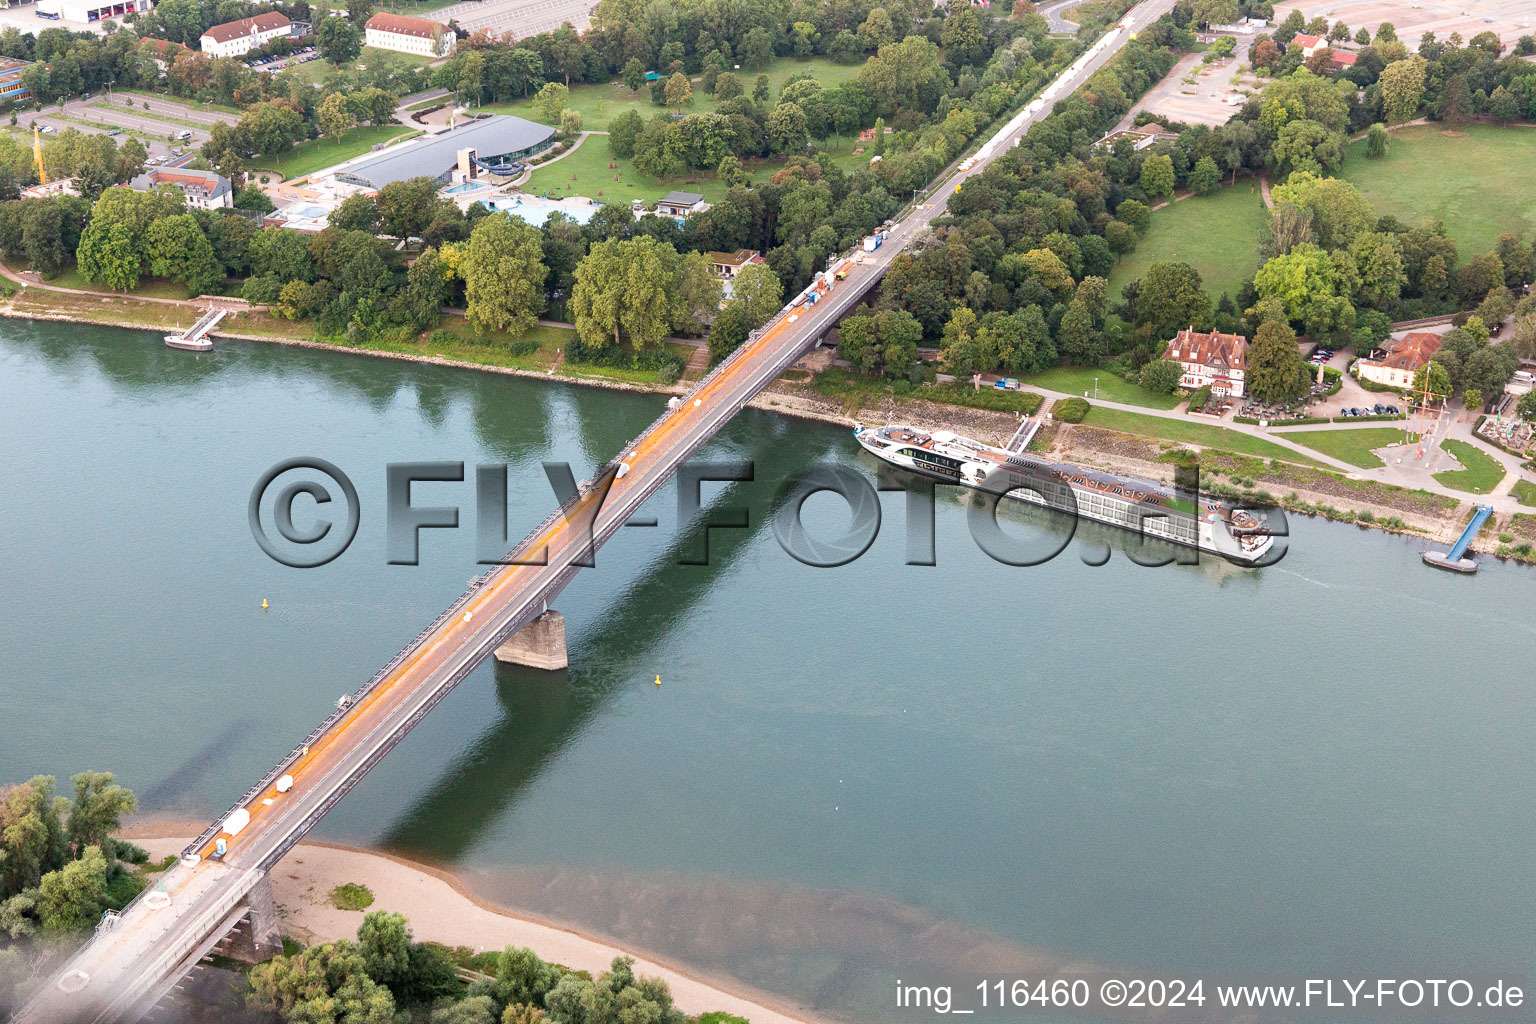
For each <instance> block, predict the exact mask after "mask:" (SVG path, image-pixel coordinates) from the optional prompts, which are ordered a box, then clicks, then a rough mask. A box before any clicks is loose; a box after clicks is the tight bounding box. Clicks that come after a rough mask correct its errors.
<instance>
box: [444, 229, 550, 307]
mask: <svg viewBox="0 0 1536 1024" xmlns="http://www.w3.org/2000/svg"><path fill="white" fill-rule="evenodd" d="M547 273H548V270H547V268H546V267H545V266H544V246H543V236H542V235H541V234H540V232H539V230H538V228H535V227H532V226H530V225H528V224H527V223H525V222H524V221H523V220H522V219H521V218H518V217H509V216H506V215H500V216H491V217H485V218H482V219H481V221H480V223H478V224H476V225H475V229H474V231H472V232H471V233H470V236H469V248H468V250H467V251H466V252H465V253H464V258H463V261H462V263H461V264H460V266H459V274H460V275H461V276H462V277H463V278H464V286H465V295H466V296H467V298H468V300H469V303H468V306H467V309H466V311H465V319H467V320H468V321H469V325H470V326H471V327H473V328H474V329H475V330H476V331H482V332H483V331H505V332H507V333H509V334H511V335H512V336H514V337H519V336H521V335H523V334H526V333H527V332H528V331H529V330H531V329H532V328H533V326H534V325H535V324H537V323H538V322H539V314H540V313H542V312H544V288H543V285H544V278H545V277H546V276H547Z"/></svg>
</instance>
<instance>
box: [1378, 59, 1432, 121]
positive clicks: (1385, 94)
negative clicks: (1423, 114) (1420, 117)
mask: <svg viewBox="0 0 1536 1024" xmlns="http://www.w3.org/2000/svg"><path fill="white" fill-rule="evenodd" d="M1428 67H1429V64H1428V62H1427V61H1426V60H1425V59H1424V58H1423V57H1420V56H1419V55H1417V54H1414V55H1413V56H1412V57H1407V58H1404V59H1403V60H1395V61H1393V62H1392V63H1390V64H1388V65H1387V66H1386V68H1385V69H1384V70H1383V71H1382V73H1381V77H1380V78H1379V79H1378V80H1377V81H1378V83H1379V84H1380V87H1381V107H1382V114H1383V116H1384V117H1385V118H1386V122H1387V123H1388V124H1402V123H1403V122H1404V121H1411V120H1413V118H1414V117H1415V116H1416V115H1417V114H1418V111H1419V104H1420V103H1421V102H1422V101H1423V99H1424V76H1425V73H1426V71H1427V69H1428Z"/></svg>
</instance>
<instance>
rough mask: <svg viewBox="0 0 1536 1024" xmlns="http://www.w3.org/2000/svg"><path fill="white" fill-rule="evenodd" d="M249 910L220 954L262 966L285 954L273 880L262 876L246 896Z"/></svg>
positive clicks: (230, 935)
mask: <svg viewBox="0 0 1536 1024" xmlns="http://www.w3.org/2000/svg"><path fill="white" fill-rule="evenodd" d="M245 906H246V908H247V909H248V910H249V911H250V913H248V914H246V916H245V917H244V918H243V919H242V920H241V921H240V923H239V925H237V926H236V927H235V930H234V931H232V932H230V933H229V937H228V939H227V940H226V941H225V942H224V943H221V946H222V947H223V948H221V949H220V950H219V952H221V953H223V954H224V955H225V956H228V957H232V958H234V959H236V960H240V961H243V962H245V963H248V964H259V963H263V962H264V961H267V960H270V959H272V958H273V957H274V956H277V955H278V954H279V953H281V952H282V951H283V937H282V935H281V934H280V933H279V932H278V930H277V905H276V904H275V903H273V901H272V879H271V877H270V876H268V875H266V874H263V875H262V876H261V881H260V882H259V883H258V884H257V886H256V888H254V889H252V890H251V891H250V893H249V894H248V895H247V896H246V897H245Z"/></svg>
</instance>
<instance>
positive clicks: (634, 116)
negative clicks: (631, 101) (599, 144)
mask: <svg viewBox="0 0 1536 1024" xmlns="http://www.w3.org/2000/svg"><path fill="white" fill-rule="evenodd" d="M644 130H645V119H644V118H642V117H641V116H640V113H639V111H635V110H626V111H624V113H622V114H620V115H619V116H618V117H615V118H614V119H613V120H612V121H609V122H608V149H609V151H610V152H612V153H613V155H614V156H616V157H618V158H619V159H621V160H628V159H629V158H630V157H632V156H634V155H635V140H636V139H638V138H639V137H640V133H641V132H642V131H644Z"/></svg>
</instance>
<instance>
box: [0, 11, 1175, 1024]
mask: <svg viewBox="0 0 1536 1024" xmlns="http://www.w3.org/2000/svg"><path fill="white" fill-rule="evenodd" d="M1173 3H1174V0H1145V2H1144V3H1142V4H1140V5H1139V6H1138V7H1137V8H1136V9H1135V10H1134V11H1133V12H1132V14H1131V16H1130V17H1131V19H1132V20H1133V23H1134V24H1135V25H1142V26H1144V25H1147V24H1149V23H1150V22H1151V21H1153V20H1155V19H1156V18H1157V17H1159V16H1161V15H1162V14H1163V13H1165V12H1166V11H1167V10H1169V9H1171V8H1172V7H1173ZM1127 37H1128V32H1127V31H1126V30H1124V29H1117V30H1111V32H1110V33H1109V34H1108V35H1106V36H1105V37H1104V38H1103V39H1101V40H1100V41H1099V42H1097V43H1096V44H1094V46H1093V48H1092V49H1091V50H1090V51H1089V52H1088V53H1086V54H1084V56H1083V57H1081V58H1080V59H1079V60H1078V61H1077V62H1076V63H1074V64H1073V65H1072V67H1070V68H1069V69H1067V70H1066V71H1065V72H1063V74H1062V75H1061V76H1060V77H1059V78H1058V79H1057V80H1056V81H1054V82H1052V83H1051V84H1050V85H1049V86H1047V87H1046V89H1045V91H1044V93H1043V94H1042V96H1041V98H1040V99H1038V100H1035V101H1032V102H1031V103H1030V105H1029V107H1027V108H1026V109H1025V110H1024V111H1021V112H1020V114H1019V115H1018V116H1017V117H1015V118H1014V119H1013V120H1012V121H1010V122H1009V123H1008V124H1007V125H1006V126H1004V128H1003V129H1002V130H1001V131H1000V132H999V133H998V134H997V135H996V136H994V138H993V139H992V140H991V141H989V142H988V143H986V144H985V145H983V146H982V148H981V150H980V151H979V153H978V154H977V156H976V157H973V158H972V159H969V160H966V161H963V162H962V163H960V164H959V165H958V167H957V168H955V169H953V170H952V173H950V174H949V175H947V176H944V177H943V178H942V179H941V181H940V182H939V183H938V184H937V185H936V186H935V187H934V188H933V189H932V190H930V192H929V193H928V194H927V196H925V197H924V198H923V199H922V200H921V201H920V202H918V203H917V204H915V205H914V206H913V207H912V208H911V209H910V210H909V211H908V212H907V213H906V215H905V216H904V217H903V218H902V219H901V220H900V221H898V222H897V223H895V224H894V225H893V226H892V227H891V229H890V234H889V236H888V238H887V239H886V240H885V243H884V244H883V245H882V246H881V247H880V248H878V249H876V250H874V251H873V252H864V253H860V254H858V256H857V258H856V259H855V260H854V261H851V262H850V263H849V264H848V265H847V266H848V271H849V272H848V275H847V277H846V279H845V280H842V281H836V282H833V283H832V284H833V286H832V287H831V288H830V289H829V290H827V291H825V292H824V293H822V294H820V295H819V296H818V301H815V302H809V301H807V302H803V303H798V304H797V303H791V305H790V306H789V307H786V309H785V310H783V311H782V312H781V313H780V314H779V315H778V316H777V317H776V318H775V319H774V320H773V321H771V322H770V323H769V324H767V325H766V326H765V327H764V328H763V329H762V330H760V331H757V332H754V334H753V336H752V337H751V338H750V339H749V340H748V341H747V343H746V344H744V345H743V346H742V347H741V348H740V349H738V350H737V351H736V352H735V353H733V354H732V355H731V356H730V357H729V358H727V359H726V360H725V361H723V362H722V363H721V364H720V365H719V366H717V367H716V368H715V369H714V370H713V371H711V372H710V373H709V374H708V375H707V376H705V377H704V378H703V379H702V380H700V381H699V383H698V384H697V385H695V386H694V388H693V389H692V390H690V391H689V392H688V393H687V394H686V395H684V396H682V398H681V400H680V401H677V402H672V403H669V407H668V409H667V411H666V412H664V413H663V414H662V415H661V416H660V417H659V418H658V419H657V420H656V421H655V422H654V423H652V424H651V425H650V426H649V427H648V428H647V429H646V430H645V431H644V432H643V433H642V434H641V435H640V436H639V437H638V438H636V439H635V440H634V442H632V443H631V444H630V445H629V446H628V447H627V448H626V449H625V450H624V452H622V453H621V454H620V455H619V456H618V457H616V458H615V459H614V460H613V461H611V462H609V463H608V464H607V465H606V466H604V467H602V469H601V470H600V471H599V472H598V473H597V474H596V475H595V476H594V477H593V478H592V479H591V480H589V481H587V482H586V483H585V484H583V485H582V486H581V487H579V488H578V489H577V491H576V492H575V493H574V494H572V495H571V496H570V498H569V499H568V500H567V501H565V502H564V504H563V505H562V506H561V507H560V508H559V509H557V510H556V511H555V512H553V513H552V514H551V515H550V516H549V518H548V519H546V520H545V521H544V522H543V523H542V524H541V525H540V526H539V527H538V528H537V529H535V530H534V531H533V532H532V533H531V534H530V535H529V536H528V537H527V538H526V539H525V540H524V541H523V542H522V543H521V544H519V545H518V546H517V547H516V548H514V549H513V552H512V554H511V555H510V556H509V557H508V559H507V562H508V563H509V564H505V565H500V566H497V567H495V568H494V569H492V570H491V571H490V572H488V573H487V574H485V575H484V576H482V577H480V578H479V579H477V580H476V581H474V583H472V584H471V586H470V588H469V589H468V590H467V591H466V592H465V593H464V594H462V595H461V596H460V597H459V598H458V599H457V600H456V601H455V602H454V603H453V604H452V605H450V606H449V608H448V609H447V610H446V611H444V612H443V613H442V615H440V616H438V618H437V619H436V620H435V621H434V622H433V623H432V624H431V625H429V626H428V627H427V628H426V629H424V630H422V632H421V633H420V634H418V635H417V637H416V638H415V639H414V640H412V641H411V642H410V643H409V644H408V645H407V646H406V647H405V648H404V649H403V650H402V651H401V652H400V653H399V654H397V655H396V656H395V657H394V658H393V659H391V660H390V662H389V663H388V664H387V665H385V666H384V668H382V669H380V670H379V672H378V673H377V674H375V675H374V677H373V678H372V679H370V680H369V681H368V682H367V683H366V684H364V685H363V686H362V687H361V688H359V689H358V690H357V691H355V692H354V693H353V694H352V695H351V698H350V699H349V700H347V701H345V702H343V705H342V706H340V707H338V709H337V711H336V712H335V713H333V714H332V715H331V716H330V717H329V718H327V719H326V721H324V722H323V723H321V724H320V726H318V727H317V728H316V729H315V730H314V732H312V733H311V734H310V735H309V736H308V737H307V738H306V739H305V740H304V741H303V742H302V743H300V744H299V745H298V746H297V747H295V748H294V750H293V751H292V752H291V753H290V754H289V755H288V756H287V757H285V758H283V759H282V760H281V761H280V762H279V763H278V764H277V765H276V766H274V768H273V769H272V771H271V772H269V773H268V775H267V776H266V777H265V778H263V779H262V780H261V781H260V782H258V783H257V784H256V785H254V786H252V787H251V789H250V790H249V791H248V792H247V793H246V794H245V796H243V797H242V798H241V799H240V800H239V801H238V802H237V803H236V805H235V806H234V807H233V808H231V810H230V815H238V816H240V817H244V816H245V815H249V822H248V823H247V824H246V825H245V826H244V827H243V828H240V829H239V830H238V832H237V833H236V834H234V835H227V834H226V835H224V841H225V843H226V844H227V849H226V852H225V853H224V855H223V856H222V857H215V856H213V854H214V853H215V849H216V844H217V843H218V842H219V839H220V836H221V834H223V833H226V832H227V830H226V828H225V823H226V822H227V821H229V817H230V815H225V816H224V817H222V818H220V820H219V822H216V823H215V824H213V825H211V826H210V827H209V828H208V830H207V831H206V832H204V834H203V835H202V836H201V837H200V838H199V839H198V840H196V841H195V842H194V843H193V844H192V845H191V846H189V847H188V848H187V850H186V851H185V852H184V854H183V856H182V858H181V860H180V861H178V862H177V863H176V864H175V865H174V866H173V867H172V868H171V869H170V870H169V871H168V872H166V873H165V875H164V876H163V877H162V879H161V880H160V881H158V882H157V883H156V884H155V885H154V886H153V887H152V888H151V889H150V890H148V891H146V892H145V893H144V894H143V895H141V896H140V897H139V898H138V899H137V900H135V901H134V902H133V903H132V904H130V905H129V906H128V907H127V908H125V909H124V911H123V912H122V914H121V915H119V916H118V917H117V918H116V919H115V920H114V921H111V922H109V923H106V924H104V925H103V927H102V928H100V929H98V931H97V934H96V935H95V936H94V937H93V938H91V939H90V941H88V942H87V943H86V944H85V945H84V946H83V947H82V948H81V949H80V950H79V952H78V953H76V954H75V956H74V957H73V958H71V959H70V961H69V962H68V963H67V964H65V965H64V967H63V968H61V970H60V971H59V972H58V973H57V974H56V975H55V976H53V977H52V978H50V979H49V981H48V982H47V983H46V984H45V985H44V986H43V987H42V988H41V989H40V990H39V991H38V993H37V995H36V996H34V998H33V1000H32V1001H31V1002H30V1003H28V1004H27V1005H26V1006H25V1007H23V1008H22V1010H21V1011H20V1012H19V1013H18V1014H17V1015H16V1017H15V1018H14V1019H15V1020H17V1021H24V1022H26V1024H64V1022H87V1021H89V1022H93V1024H95V1022H107V1021H131V1020H136V1019H138V1018H139V1017H141V1016H143V1015H144V1014H145V1013H147V1012H148V1011H149V1010H150V1009H151V1008H153V1007H154V1005H155V1004H156V1003H158V1002H159V1001H160V1000H161V999H162V998H163V997H164V996H165V995H166V993H167V992H168V991H169V990H170V988H171V987H172V986H173V985H175V983H176V982H177V981H178V980H179V979H180V978H181V977H182V976H183V975H184V974H185V973H186V972H187V971H189V970H190V969H191V968H192V967H193V966H194V965H195V964H196V963H197V962H198V960H200V959H201V958H202V957H204V956H206V955H207V954H208V953H209V952H210V951H211V950H212V949H213V948H214V946H215V945H217V944H218V943H219V942H220V941H221V940H223V939H224V938H225V936H227V935H229V934H230V933H231V932H232V931H234V932H235V933H236V934H237V935H238V936H239V937H240V938H241V940H242V941H243V942H244V943H245V944H246V946H247V948H248V950H249V952H251V953H254V954H255V955H258V956H259V955H262V954H264V953H268V952H272V951H275V949H276V948H277V945H278V935H277V921H276V917H275V914H274V912H273V909H272V902H271V891H270V887H269V883H268V881H267V872H268V871H269V870H270V869H271V868H272V867H273V866H274V865H275V864H276V863H277V862H278V860H280V859H281V858H282V856H283V854H284V853H286V852H287V851H288V850H289V849H291V848H292V847H293V846H294V845H295V844H296V843H298V842H299V840H300V839H302V838H303V837H304V836H305V835H307V834H308V832H309V831H310V829H312V828H313V827H314V826H315V824H316V822H318V821H319V820H320V818H321V817H322V816H324V814H325V813H326V812H327V811H328V810H330V809H331V808H332V807H334V806H335V805H336V803H337V802H338V801H339V800H341V798H342V797H344V796H345V795H346V794H347V793H348V792H349V791H350V790H351V789H352V787H353V786H355V785H356V784H357V783H358V781H359V780H360V779H361V778H362V777H363V776H364V775H365V774H366V773H367V772H368V770H369V769H370V768H372V767H373V766H374V765H375V764H377V763H378V762H379V761H380V760H381V759H382V758H383V757H384V756H385V755H386V754H388V753H389V751H390V750H391V749H392V748H393V747H394V746H395V744H397V743H398V742H399V741H400V740H401V738H402V737H404V736H405V734H406V733H408V732H409V731H410V730H411V728H412V727H414V726H415V725H416V723H418V722H420V721H421V720H422V718H423V717H424V716H425V715H426V714H427V712H429V711H430V710H431V709H432V708H433V706H434V705H436V704H437V702H438V701H440V700H442V699H443V697H444V696H446V695H447V694H448V693H449V691H451V690H452V689H453V687H454V686H456V685H457V684H458V683H459V682H460V681H461V680H462V679H463V678H464V677H465V676H466V675H468V673H469V672H470V670H471V669H472V668H474V667H475V665H476V664H478V663H479V662H480V661H481V660H482V659H484V658H485V657H486V655H488V654H490V653H491V652H492V651H494V650H495V649H496V648H497V647H498V646H500V645H501V644H503V643H504V642H505V641H506V640H508V639H509V638H510V637H511V636H512V635H513V634H514V633H516V632H517V631H518V630H520V629H521V628H523V627H524V626H525V625H527V624H528V623H530V622H532V621H533V620H534V619H536V618H537V617H538V616H540V615H541V614H543V613H544V612H545V611H546V610H547V609H548V608H549V606H550V603H551V601H553V599H554V598H555V596H556V595H557V594H559V593H560V591H561V590H562V589H563V588H564V587H565V586H566V584H567V583H569V582H570V581H571V579H572V578H573V577H574V576H575V575H576V573H577V572H578V571H579V570H580V568H581V566H582V564H583V563H584V562H587V561H589V558H588V556H589V555H590V553H591V552H592V551H593V550H595V548H596V547H597V546H598V545H601V544H602V543H603V542H604V541H605V540H607V539H608V538H609V537H611V536H612V535H613V534H614V533H615V532H616V531H617V530H618V529H619V528H620V527H622V526H623V525H624V524H625V522H626V521H627V520H628V519H629V517H630V516H631V515H632V514H633V513H634V512H635V511H636V510H637V509H639V507H640V506H641V504H643V503H644V502H645V500H646V499H647V498H649V497H650V496H651V495H652V494H653V493H655V491H656V490H657V489H658V488H659V487H661V486H662V484H663V483H665V482H666V480H667V479H668V478H669V477H670V476H671V475H672V473H673V472H674V471H675V470H676V469H677V467H678V466H680V465H681V464H682V463H683V462H684V461H686V460H687V459H688V457H689V456H690V455H692V454H693V453H694V452H695V451H697V450H698V448H699V447H700V446H701V445H703V444H704V443H705V442H706V441H707V440H708V439H709V438H710V437H711V436H712V435H713V434H714V433H715V431H716V430H718V429H719V428H720V426H721V425H722V424H724V423H725V422H726V421H727V420H729V419H730V418H731V417H732V416H734V415H735V414H736V412H737V411H738V410H739V409H741V407H742V406H743V405H745V404H746V403H747V402H749V401H751V399H752V398H753V397H754V396H756V395H757V394H759V393H760V392H761V391H762V390H763V389H764V388H766V387H767V386H768V385H769V384H770V383H771V382H772V381H773V380H774V379H775V378H776V377H777V376H778V375H779V374H780V373H782V372H783V371H784V370H785V369H786V368H787V367H788V366H790V365H791V364H793V363H794V362H795V360H797V359H798V358H799V357H800V356H801V355H802V354H803V353H804V352H805V351H806V349H808V348H809V347H811V346H812V345H813V344H815V342H816V341H817V340H818V339H820V338H821V337H822V336H823V335H824V334H825V333H826V332H827V330H828V328H829V327H831V326H832V325H833V324H834V323H836V322H837V320H839V319H840V318H841V317H842V316H843V315H845V314H846V313H847V311H848V310H849V309H851V308H852V307H853V306H854V305H856V304H857V303H858V302H859V301H860V300H861V299H862V298H863V296H864V295H866V294H867V293H868V292H869V290H870V289H871V288H873V287H874V286H875V285H876V284H877V283H878V282H879V280H880V278H881V277H882V276H884V274H885V271H886V269H887V268H888V267H889V266H890V262H891V260H892V259H893V258H894V257H895V255H896V254H897V253H898V252H900V251H901V250H902V249H903V248H905V247H906V245H907V244H908V243H909V242H910V241H911V240H912V239H913V238H914V237H915V236H916V235H917V234H918V233H919V232H920V231H921V230H922V229H923V227H924V226H925V225H926V224H927V223H928V222H929V221H931V220H932V219H933V218H935V217H938V216H941V215H942V214H943V213H944V211H945V209H946V205H947V202H948V198H949V196H951V195H953V194H954V192H955V190H956V186H957V185H960V184H961V183H963V182H964V180H965V179H966V178H968V177H969V176H970V175H973V174H977V173H980V172H981V170H982V169H984V168H985V167H986V165H987V163H989V162H990V161H991V160H992V159H993V158H995V156H996V155H997V154H999V153H1002V152H1005V151H1006V150H1007V149H1008V148H1010V147H1012V146H1013V145H1014V144H1015V143H1016V142H1017V141H1018V139H1019V137H1020V136H1021V135H1023V133H1024V132H1025V131H1027V130H1028V128H1029V126H1030V125H1031V124H1033V123H1034V122H1035V121H1036V120H1038V119H1040V118H1042V117H1044V116H1046V115H1047V114H1048V113H1049V112H1050V110H1051V108H1052V106H1053V104H1054V102H1055V100H1056V99H1058V98H1059V97H1062V96H1066V95H1070V94H1071V92H1072V91H1073V90H1074V89H1076V88H1077V87H1078V86H1080V85H1082V84H1083V83H1084V82H1085V81H1086V80H1087V79H1088V78H1089V77H1090V76H1091V75H1092V74H1093V72H1094V71H1096V70H1097V69H1098V68H1099V67H1101V66H1103V64H1104V63H1105V62H1106V61H1108V60H1109V59H1110V58H1111V57H1113V55H1114V54H1115V53H1117V52H1118V51H1119V49H1120V48H1121V47H1122V46H1123V45H1124V43H1125V42H1126V40H1127ZM962 168H963V169H962ZM535 563H536V564H535ZM280 783H281V785H282V790H281V791H280V790H279V784H280Z"/></svg>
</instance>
